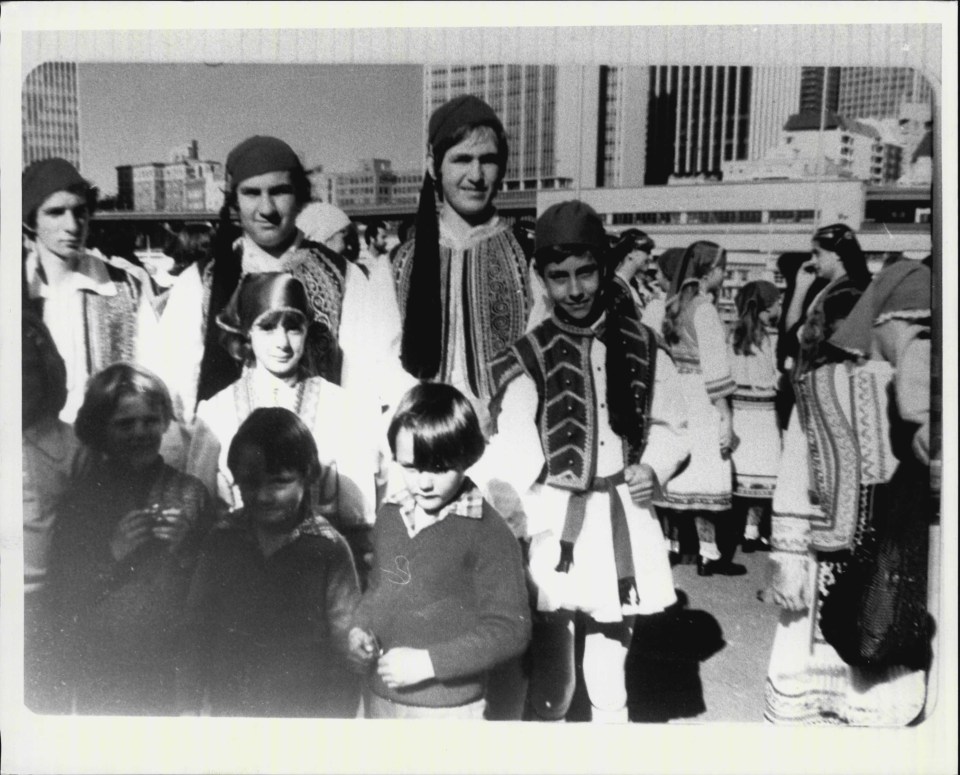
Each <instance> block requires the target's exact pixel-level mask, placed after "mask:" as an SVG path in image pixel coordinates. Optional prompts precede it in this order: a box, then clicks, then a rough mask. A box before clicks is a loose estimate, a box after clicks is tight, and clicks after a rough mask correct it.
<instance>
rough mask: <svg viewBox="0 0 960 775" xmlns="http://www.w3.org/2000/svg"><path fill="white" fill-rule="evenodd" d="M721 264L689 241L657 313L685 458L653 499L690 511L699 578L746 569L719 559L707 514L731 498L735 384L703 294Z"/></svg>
mask: <svg viewBox="0 0 960 775" xmlns="http://www.w3.org/2000/svg"><path fill="white" fill-rule="evenodd" d="M725 266H726V251H724V249H723V248H721V247H720V246H719V245H716V244H715V243H713V242H706V241H701V242H695V243H693V244H692V245H691V246H690V247H689V248H687V250H686V252H685V253H684V256H683V260H682V261H681V262H680V266H679V268H678V269H677V274H676V276H675V277H674V279H673V285H672V288H671V291H672V296H671V298H670V299H669V300H668V302H667V311H666V315H665V317H664V319H663V335H664V339H665V340H666V342H667V345H668V346H669V348H670V354H671V355H672V356H673V360H674V362H675V363H676V366H677V371H678V372H679V374H680V387H681V390H682V392H683V398H684V401H685V402H686V406H687V427H688V429H689V438H690V462H689V464H688V465H687V467H686V468H685V469H683V470H682V471H681V472H680V473H679V474H678V475H677V476H676V477H675V478H673V479H671V480H670V481H669V482H667V483H666V484H665V485H664V486H663V487H662V493H663V498H662V501H658V503H660V502H662V503H663V505H664V506H666V507H668V508H672V509H675V510H678V511H685V512H688V513H691V514H693V517H694V521H695V523H696V527H697V537H698V539H699V543H700V548H699V557H698V560H697V572H698V573H699V574H700V575H701V576H709V575H712V574H713V573H722V574H725V575H734V574H735V575H742V573H745V572H746V569H745V568H744V567H743V566H739V565H733V564H732V563H730V562H729V561H724V560H722V558H721V556H720V550H719V548H718V546H717V536H716V523H715V515H716V514H718V513H721V512H725V511H728V510H729V509H730V506H731V501H732V495H731V490H732V472H731V465H730V453H731V451H732V445H733V417H732V412H731V410H730V396H731V395H732V394H733V392H734V390H735V389H736V384H735V383H734V381H733V378H732V377H731V375H730V366H729V364H728V363H727V346H726V339H727V337H726V333H725V331H724V328H723V323H722V322H721V321H720V316H719V314H717V310H716V307H714V305H713V297H712V296H711V293H712V292H716V291H717V290H719V288H720V286H721V284H722V283H723V274H724V268H725ZM671 538H672V542H671V551H673V552H674V553H678V552H679V539H678V537H675V536H674V537H671Z"/></svg>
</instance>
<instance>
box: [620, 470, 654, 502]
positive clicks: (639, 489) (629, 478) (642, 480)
mask: <svg viewBox="0 0 960 775" xmlns="http://www.w3.org/2000/svg"><path fill="white" fill-rule="evenodd" d="M623 477H624V479H626V482H627V489H629V490H630V497H631V498H632V499H633V502H634V503H636V504H637V505H638V506H649V505H650V501H651V500H652V499H653V490H654V488H655V487H656V485H657V475H656V474H655V473H654V472H653V469H652V468H651V467H650V466H649V465H647V464H646V463H640V464H639V465H637V464H635V465H630V466H627V467H626V468H625V469H624V471H623Z"/></svg>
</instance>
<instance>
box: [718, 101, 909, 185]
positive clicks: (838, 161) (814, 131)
mask: <svg viewBox="0 0 960 775" xmlns="http://www.w3.org/2000/svg"><path fill="white" fill-rule="evenodd" d="M822 119H823V120H822V121H821V114H820V113H819V112H817V113H797V114H795V115H793V116H791V117H790V118H789V119H788V120H787V122H786V124H785V125H784V127H783V131H782V137H781V141H780V143H779V145H777V146H776V147H774V148H772V149H771V150H770V151H769V152H768V153H767V155H766V156H765V157H764V158H762V159H758V160H743V161H729V162H724V163H723V167H722V169H723V179H724V181H742V180H761V179H768V178H787V179H800V178H805V177H811V176H817V175H820V176H823V177H841V178H845V177H852V178H857V179H859V180H865V181H868V182H870V183H875V184H880V183H889V182H893V181H896V180H897V179H898V178H899V177H900V175H901V166H902V165H901V161H902V156H903V148H902V146H901V145H900V142H899V138H898V137H897V127H896V126H895V125H894V124H892V123H890V122H882V121H878V120H876V119H867V120H865V121H853V120H851V119H848V118H845V117H844V116H839V115H837V114H835V113H826V114H824V115H823V117H822ZM821 124H822V126H821Z"/></svg>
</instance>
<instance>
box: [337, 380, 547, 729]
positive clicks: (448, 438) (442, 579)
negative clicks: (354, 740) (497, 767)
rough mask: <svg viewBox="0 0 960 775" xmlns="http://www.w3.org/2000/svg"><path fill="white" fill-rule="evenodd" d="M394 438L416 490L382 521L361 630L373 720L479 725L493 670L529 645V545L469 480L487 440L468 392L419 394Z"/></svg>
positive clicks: (356, 648) (388, 505)
mask: <svg viewBox="0 0 960 775" xmlns="http://www.w3.org/2000/svg"><path fill="white" fill-rule="evenodd" d="M388 438H389V441H390V448H391V450H392V451H393V453H394V456H395V458H396V461H397V463H398V464H399V466H400V467H401V469H402V471H403V478H404V481H405V482H406V485H407V489H406V490H403V491H401V492H400V493H399V494H397V495H395V496H393V497H391V498H389V499H388V500H387V501H386V502H385V504H384V506H383V507H382V508H381V510H380V513H379V514H378V515H377V523H376V525H375V527H374V563H373V573H372V575H371V582H370V588H369V589H368V590H367V592H366V593H365V594H364V596H363V600H362V602H361V604H360V606H359V608H358V609H357V614H356V618H355V623H356V626H355V627H354V628H353V629H352V630H351V632H350V650H351V656H352V659H353V660H354V661H355V663H356V664H357V665H358V667H359V669H370V668H373V667H374V666H375V669H372V670H371V672H370V692H369V693H368V699H369V705H368V707H367V715H368V716H369V717H372V718H471V719H479V718H482V717H483V713H484V690H485V683H486V675H487V672H488V671H489V670H490V669H491V668H493V667H495V666H496V665H498V664H500V663H502V662H504V661H505V660H508V659H511V658H514V657H516V656H518V655H519V654H521V653H522V652H523V650H524V649H525V648H526V647H527V644H528V642H529V640H530V607H529V604H528V602H527V589H526V585H525V582H524V575H523V562H522V560H521V556H520V547H519V546H518V544H517V542H516V540H515V539H514V537H513V535H512V534H511V532H510V529H509V528H508V527H507V525H506V523H504V521H503V518H502V517H501V516H500V515H499V514H498V513H497V512H496V511H494V510H493V508H492V507H491V506H490V505H489V504H488V503H487V502H486V501H484V500H483V497H482V496H481V495H480V491H479V490H478V489H477V487H476V485H474V483H473V482H472V481H471V480H470V479H469V478H468V477H467V476H466V475H465V473H464V472H465V470H466V469H467V468H468V467H469V466H471V465H472V464H473V463H475V462H476V461H477V459H478V458H479V457H480V455H481V454H482V453H483V447H484V441H483V435H482V434H481V432H480V425H479V422H478V420H477V416H476V413H475V412H474V411H473V408H472V407H471V405H470V402H469V401H468V400H467V399H466V397H465V396H463V395H462V394H461V393H460V392H459V391H458V390H456V389H455V388H453V387H451V386H450V385H444V384H439V383H425V384H422V385H418V386H417V387H415V388H413V389H412V390H410V391H409V392H408V393H407V394H406V395H405V396H404V398H403V399H402V400H401V401H400V404H399V406H398V407H397V412H396V414H395V415H394V418H393V420H392V421H391V423H390V428H389V431H388Z"/></svg>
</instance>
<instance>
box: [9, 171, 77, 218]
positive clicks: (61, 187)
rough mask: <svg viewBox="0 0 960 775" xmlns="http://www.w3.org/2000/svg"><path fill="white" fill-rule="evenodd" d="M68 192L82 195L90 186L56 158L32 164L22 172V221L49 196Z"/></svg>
mask: <svg viewBox="0 0 960 775" xmlns="http://www.w3.org/2000/svg"><path fill="white" fill-rule="evenodd" d="M68 190H69V191H78V190H79V191H82V192H83V193H84V194H86V193H87V192H88V191H89V190H90V184H89V183H88V182H87V181H86V180H84V178H83V177H82V176H81V175H80V173H79V172H77V168H76V167H74V166H73V165H72V164H71V163H70V162H68V161H67V160H66V159H60V158H56V157H55V158H52V159H43V160H41V161H35V162H33V163H32V164H31V165H30V166H29V167H27V168H26V169H25V170H24V171H23V178H22V194H23V213H22V218H23V220H24V221H27V220H29V219H30V217H31V216H32V215H33V213H35V212H36V211H37V208H39V207H40V205H42V204H43V203H44V202H45V201H46V199H47V197H49V196H50V195H51V194H55V193H57V192H58V191H68Z"/></svg>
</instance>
